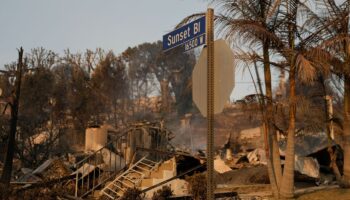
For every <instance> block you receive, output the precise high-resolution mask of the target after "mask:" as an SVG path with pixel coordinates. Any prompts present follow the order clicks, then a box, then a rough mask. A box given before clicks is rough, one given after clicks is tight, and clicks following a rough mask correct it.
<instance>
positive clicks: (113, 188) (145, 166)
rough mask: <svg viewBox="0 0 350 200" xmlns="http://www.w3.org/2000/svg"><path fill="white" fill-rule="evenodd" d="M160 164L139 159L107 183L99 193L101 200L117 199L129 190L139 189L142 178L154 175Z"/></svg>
mask: <svg viewBox="0 0 350 200" xmlns="http://www.w3.org/2000/svg"><path fill="white" fill-rule="evenodd" d="M159 164H160V162H155V161H152V160H150V159H147V157H146V156H145V157H143V158H141V159H140V160H139V161H137V162H136V163H135V164H133V165H132V166H131V167H129V169H127V170H126V171H125V172H123V173H122V174H121V175H119V176H117V178H115V179H114V180H113V181H112V182H110V183H108V184H107V185H106V186H105V187H104V188H103V189H102V191H101V199H119V198H120V197H122V196H123V194H124V192H125V191H126V190H127V189H129V188H134V187H139V185H140V183H141V182H142V181H143V179H144V178H146V177H148V176H150V175H151V174H152V173H154V171H155V169H156V168H157V167H158V166H159Z"/></svg>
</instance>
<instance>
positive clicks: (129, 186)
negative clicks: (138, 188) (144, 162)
mask: <svg viewBox="0 0 350 200" xmlns="http://www.w3.org/2000/svg"><path fill="white" fill-rule="evenodd" d="M117 182H119V183H121V184H122V185H125V186H126V187H128V188H132V187H134V185H131V186H130V185H128V184H126V183H124V182H123V181H121V180H117Z"/></svg>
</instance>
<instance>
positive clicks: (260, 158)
mask: <svg viewBox="0 0 350 200" xmlns="http://www.w3.org/2000/svg"><path fill="white" fill-rule="evenodd" d="M247 158H248V160H249V163H250V164H253V165H258V164H262V165H266V164H267V159H266V153H265V151H264V150H263V149H261V148H257V149H255V150H254V151H251V152H249V153H248V154H247Z"/></svg>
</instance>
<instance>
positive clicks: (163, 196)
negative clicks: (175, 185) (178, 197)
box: [152, 185, 173, 200]
mask: <svg viewBox="0 0 350 200" xmlns="http://www.w3.org/2000/svg"><path fill="white" fill-rule="evenodd" d="M172 195H173V191H172V190H171V188H170V187H169V186H167V185H166V186H163V187H162V189H159V190H157V191H156V192H155V193H154V194H153V197H152V200H167V199H168V198H169V197H171V196H172Z"/></svg>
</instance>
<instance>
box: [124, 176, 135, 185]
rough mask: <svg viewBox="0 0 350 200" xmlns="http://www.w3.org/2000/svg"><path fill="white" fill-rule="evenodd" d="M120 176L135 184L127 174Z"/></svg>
mask: <svg viewBox="0 0 350 200" xmlns="http://www.w3.org/2000/svg"><path fill="white" fill-rule="evenodd" d="M122 178H124V179H126V180H128V181H130V182H132V183H134V184H135V182H134V180H132V179H131V178H129V177H127V176H122Z"/></svg>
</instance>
